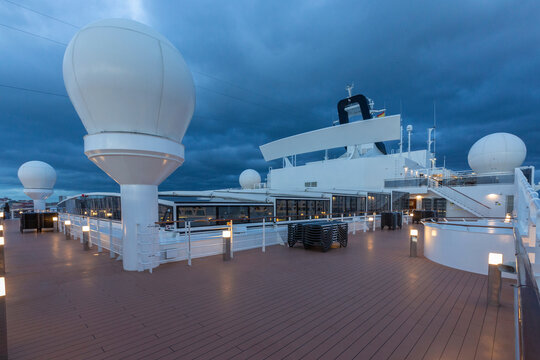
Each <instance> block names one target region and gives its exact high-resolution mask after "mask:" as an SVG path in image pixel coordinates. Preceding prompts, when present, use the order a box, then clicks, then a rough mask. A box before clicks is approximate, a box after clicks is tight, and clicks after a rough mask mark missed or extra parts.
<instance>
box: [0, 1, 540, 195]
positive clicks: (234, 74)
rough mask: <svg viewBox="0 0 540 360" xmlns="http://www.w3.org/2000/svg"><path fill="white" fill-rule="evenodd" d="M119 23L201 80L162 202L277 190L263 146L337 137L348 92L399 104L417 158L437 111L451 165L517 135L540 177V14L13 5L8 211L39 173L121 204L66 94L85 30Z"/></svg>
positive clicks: (259, 5) (205, 4)
mask: <svg viewBox="0 0 540 360" xmlns="http://www.w3.org/2000/svg"><path fill="white" fill-rule="evenodd" d="M31 10H33V11H31ZM36 12H37V13H36ZM110 17H122V18H131V19H134V20H138V21H141V22H143V23H145V24H147V25H149V26H152V27H154V28H155V29H156V30H158V31H159V32H161V33H162V34H163V35H165V36H166V37H167V38H168V39H169V40H170V41H171V42H172V43H173V44H174V45H175V46H176V47H177V48H178V49H179V50H180V52H181V53H182V54H183V56H184V58H185V60H186V62H187V63H188V65H189V67H190V69H191V70H192V72H193V76H194V79H195V84H196V91H197V107H196V110H195V115H194V118H193V120H192V122H191V125H190V127H189V129H188V131H187V134H186V136H185V138H184V141H183V142H184V145H185V146H186V160H185V163H184V165H183V166H182V167H181V168H179V169H178V170H177V171H176V172H175V173H174V174H173V175H171V176H170V177H169V178H168V179H167V180H166V181H165V182H164V183H163V184H162V185H161V186H160V190H175V189H183V190H197V189H212V188H224V187H235V186H238V182H237V179H238V175H239V174H240V172H241V171H242V170H243V169H245V168H254V169H256V170H258V171H259V172H261V174H262V176H263V178H264V177H265V176H266V173H267V171H268V167H269V166H274V167H275V166H279V162H277V163H266V162H265V161H264V160H263V159H262V156H261V154H260V152H259V150H258V146H259V145H261V144H263V143H266V142H268V141H272V140H275V139H277V138H280V137H284V136H289V135H293V134H296V133H299V132H303V131H307V130H313V129H316V128H319V127H323V126H329V125H330V124H331V123H332V121H333V120H336V119H337V112H336V104H337V102H338V100H339V99H341V98H343V97H345V96H346V92H345V85H346V84H348V83H350V82H354V83H355V92H356V93H362V94H365V95H366V96H368V97H370V98H372V99H373V100H375V104H376V106H377V107H383V106H385V107H386V108H387V113H389V114H396V113H399V112H400V104H401V107H402V109H403V117H404V124H412V125H413V126H414V128H415V132H414V134H413V142H412V148H413V149H420V148H425V144H426V138H427V130H426V129H427V127H429V126H431V125H432V123H433V103H434V102H435V103H436V106H437V153H438V154H437V158H438V159H439V164H440V165H442V160H443V158H445V157H446V165H447V166H448V167H450V168H454V169H468V165H467V152H468V150H469V148H470V146H471V145H472V144H473V143H474V142H475V141H476V140H478V139H479V138H480V137H482V136H484V135H487V134H489V133H492V132H499V131H503V132H510V133H513V134H515V135H517V136H519V137H520V138H522V139H523V141H524V142H525V144H526V145H527V150H528V153H527V158H526V163H527V164H530V165H534V166H537V167H540V145H539V144H538V139H539V136H538V135H539V134H540V127H539V126H538V125H539V119H540V106H539V104H540V47H539V46H538V44H539V43H540V26H539V25H538V19H539V18H540V2H538V1H527V0H525V1H519V2H517V1H510V0H508V1H502V0H490V1H488V0H478V1H470V0H469V1H459V0H458V1H384V0H383V1H358V0H357V1H336V0H333V1H323V0H308V1H204V0H202V1H201V0H199V1H172V0H170V1H165V0H163V1H142V0H132V1H129V0H124V1H120V0H102V1H98V0H95V1H82V0H69V1H68V0H55V1H43V0H41V1H37V0H12V1H11V0H10V1H7V0H0V49H1V52H0V85H1V86H0V117H1V121H0V134H1V138H2V145H3V146H2V155H1V156H0V196H10V197H14V198H20V199H24V198H25V195H24V194H23V193H22V186H21V185H20V183H19V180H18V179H17V169H18V167H19V166H20V165H21V164H22V163H24V162H26V161H29V160H42V161H45V162H48V163H49V164H51V165H52V166H53V167H54V168H55V169H56V171H57V174H58V180H57V185H56V191H55V196H57V195H70V194H75V193H80V192H93V191H118V190H119V186H118V185H117V184H116V183H114V182H113V181H112V180H111V179H110V178H109V177H108V176H107V175H106V174H105V173H103V172H102V171H101V170H99V169H98V168H97V167H96V166H95V165H93V164H92V163H91V162H90V161H89V160H88V159H87V158H86V157H85V155H84V153H83V136H84V135H85V133H86V132H85V129H84V127H83V125H82V123H81V121H80V120H79V118H78V116H77V114H76V112H75V110H74V109H73V106H72V105H71V103H70V101H69V99H68V98H67V94H66V91H65V89H64V84H63V79H62V57H63V54H64V50H65V44H67V43H68V42H69V40H70V39H71V38H72V36H73V35H74V34H75V33H76V32H77V30H78V27H82V26H84V25H86V24H88V23H91V22H93V21H96V20H99V19H103V18H110ZM59 20H61V21H59ZM16 29H17V30H16ZM51 40H53V41H51ZM13 87H17V88H25V89H32V90H37V91H42V92H45V93H39V92H32V91H25V90H21V89H16V88H13ZM389 145H391V146H393V147H397V144H396V143H395V142H394V143H392V144H389ZM536 175H537V177H538V176H539V175H540V174H539V172H537V173H536ZM53 198H54V197H53Z"/></svg>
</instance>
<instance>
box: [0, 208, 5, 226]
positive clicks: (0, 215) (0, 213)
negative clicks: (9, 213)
mask: <svg viewBox="0 0 540 360" xmlns="http://www.w3.org/2000/svg"><path fill="white" fill-rule="evenodd" d="M5 217H6V215H5V214H4V212H3V211H0V224H3V223H4V218H5Z"/></svg>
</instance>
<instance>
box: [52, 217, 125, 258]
mask: <svg viewBox="0 0 540 360" xmlns="http://www.w3.org/2000/svg"><path fill="white" fill-rule="evenodd" d="M58 220H59V229H60V231H62V232H63V231H64V226H65V225H64V222H65V221H66V220H70V221H71V235H72V236H73V237H74V238H75V239H79V240H80V241H81V242H82V227H83V226H89V227H90V233H89V242H90V245H96V246H97V248H98V251H100V252H101V251H102V249H107V250H108V251H109V252H110V254H111V257H115V256H116V255H122V223H121V222H119V221H115V220H109V219H100V218H94V217H89V216H80V215H73V214H65V213H59V214H58Z"/></svg>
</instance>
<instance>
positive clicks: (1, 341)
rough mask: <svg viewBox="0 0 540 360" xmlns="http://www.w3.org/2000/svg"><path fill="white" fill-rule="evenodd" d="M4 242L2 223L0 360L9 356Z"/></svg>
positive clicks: (0, 229) (0, 230)
mask: <svg viewBox="0 0 540 360" xmlns="http://www.w3.org/2000/svg"><path fill="white" fill-rule="evenodd" d="M4 244H5V241H4V225H0V360H7V358H8V349H7V323H6V279H5V275H6V262H5V258H4Z"/></svg>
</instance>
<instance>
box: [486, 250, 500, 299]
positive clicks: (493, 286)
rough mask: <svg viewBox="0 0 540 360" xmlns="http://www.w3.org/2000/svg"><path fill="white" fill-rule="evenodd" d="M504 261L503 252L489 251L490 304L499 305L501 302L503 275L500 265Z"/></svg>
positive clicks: (488, 293)
mask: <svg viewBox="0 0 540 360" xmlns="http://www.w3.org/2000/svg"><path fill="white" fill-rule="evenodd" d="M502 262H503V254H499V253H489V257H488V292H487V297H488V299H487V300H488V304H489V305H495V306H499V304H500V302H501V289H502V276H501V270H499V265H500V264H502Z"/></svg>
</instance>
